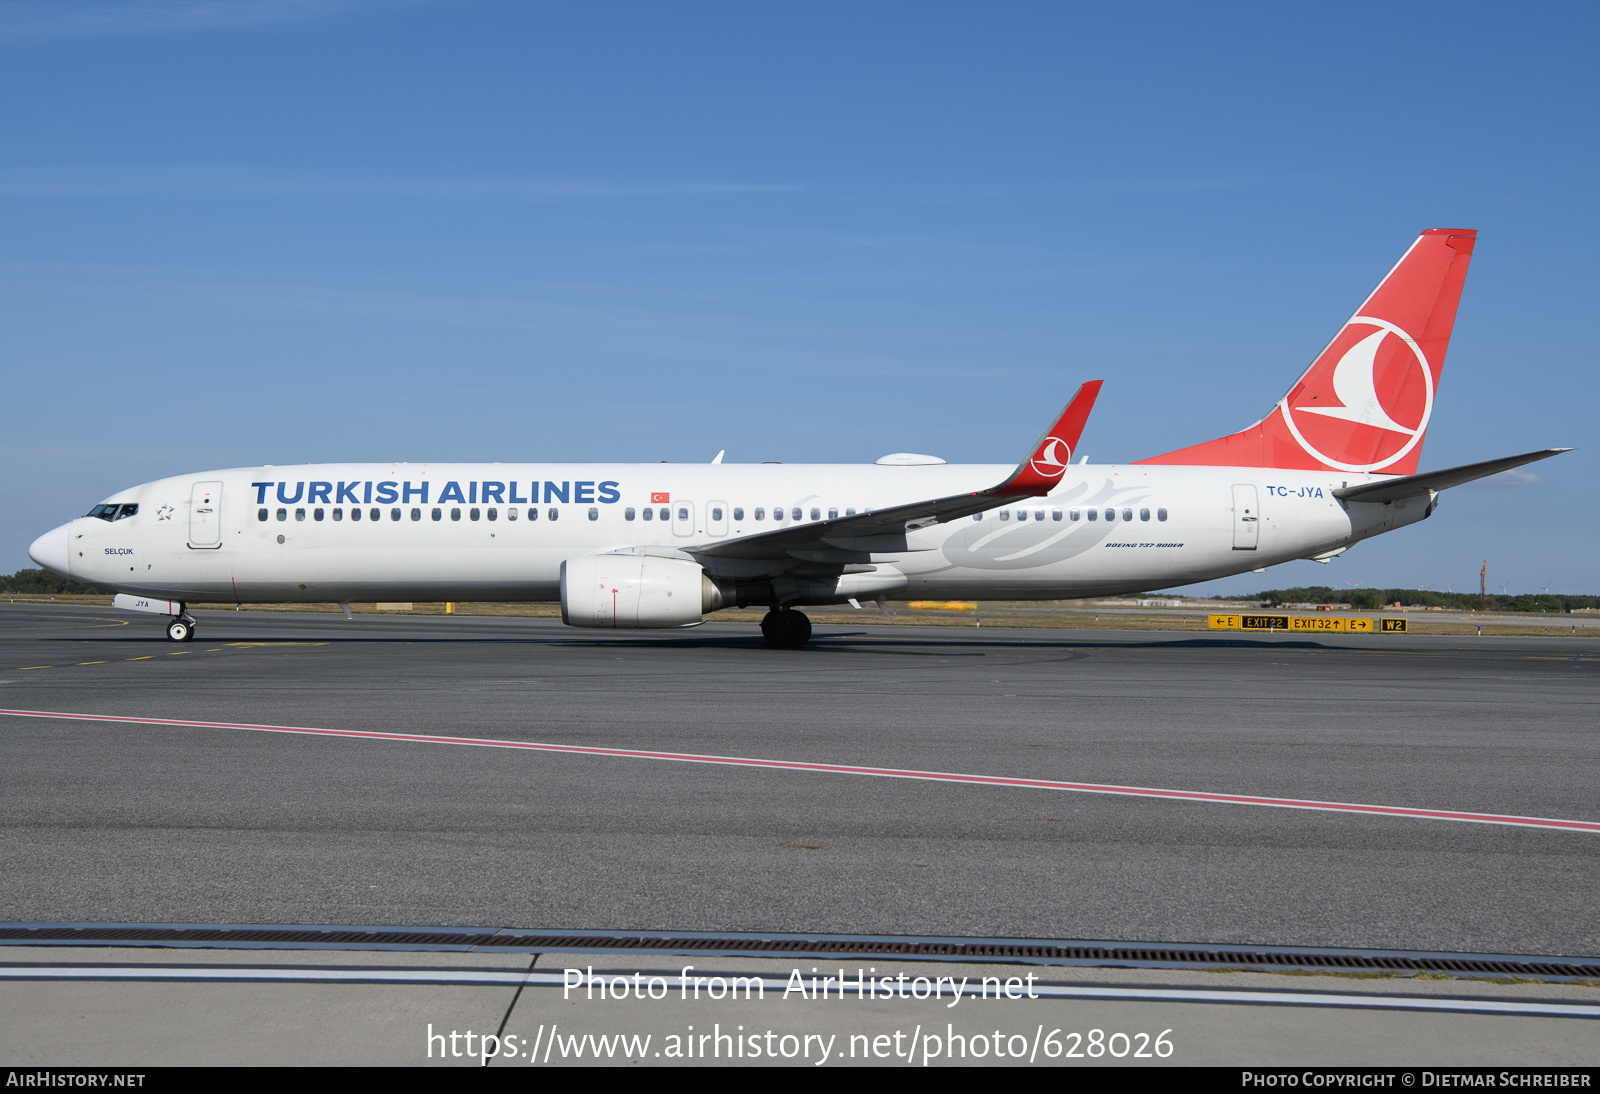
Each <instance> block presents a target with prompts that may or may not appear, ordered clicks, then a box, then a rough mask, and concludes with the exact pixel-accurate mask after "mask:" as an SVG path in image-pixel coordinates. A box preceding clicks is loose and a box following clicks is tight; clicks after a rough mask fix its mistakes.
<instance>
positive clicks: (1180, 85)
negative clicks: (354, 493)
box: [0, 0, 1600, 593]
mask: <svg viewBox="0 0 1600 1094" xmlns="http://www.w3.org/2000/svg"><path fill="white" fill-rule="evenodd" d="M1301 9H1306V10H1301ZM1597 23H1600V14H1597V9H1595V8H1593V7H1592V6H1580V5H1547V6H1543V7H1536V8H1517V9H1512V8H1508V7H1505V6H1503V5H1502V6H1489V5H1471V4H1448V5H1446V4H1440V5H1404V6H1397V5H1389V4H1385V5H1379V4H1373V5H1365V6H1363V5H1351V4H1344V5H1336V6H1333V5H1327V6H1321V7H1318V8H1315V9H1312V8H1311V7H1310V6H1308V5H1295V6H1289V5H1267V4H1262V5H1234V6H1228V7H1215V6H1196V5H1176V4H1174V5H1144V6H1134V5H1093V6H1089V5H1084V6H1081V7H1075V6H1071V5H1066V4H1059V3H1050V4H967V5H948V4H945V5H941V4H928V3H917V4H911V3H905V4H890V3H879V4H859V3H857V4H825V3H807V4H788V5H785V4H765V5H750V4H694V3H683V4H607V3H588V4H581V5H580V4H568V5H541V4H533V3H503V2H488V0H483V2H458V3H425V2H410V3H383V2H378V0H369V2H355V0H350V2H336V0H335V2H327V3H313V2H308V0H239V2H236V3H225V2H221V0H211V2H204V3H201V2H189V0H142V2H141V0H134V2H128V3H121V4H109V3H72V2H51V3H34V2H30V0H11V2H7V3H3V4H0V106H3V109H0V376H3V378H4V392H5V396H6V398H5V410H6V414H5V427H4V430H3V431H0V455H3V458H4V461H5V466H6V469H7V472H8V473H7V474H6V476H5V481H4V484H3V485H0V497H3V501H4V504H3V505H0V571H4V572H10V571H11V570H14V569H16V568H18V567H20V566H26V565H29V563H28V561H27V558H26V547H27V543H28V542H29V541H30V540H31V539H32V538H33V536H35V535H37V534H38V533H39V532H41V531H43V530H45V529H46V528H49V527H51V526H53V525H54V524H56V523H59V522H60V521H61V520H63V519H65V518H67V517H69V516H72V515H74V514H77V513H81V512H83V511H85V510H86V509H87V508H88V507H89V506H90V505H91V504H93V503H94V502H95V501H97V500H99V499H100V498H101V497H102V496H104V495H106V494H108V493H110V492H111V491H113V490H116V489H118V488H121V487H123V486H127V485H131V484H133V483H137V482H141V481H145V480H148V479H152V478H157V477H160V476H164V475H169V474H177V473H182V472H187V471H193V470H201V469H205V468H213V467H221V466H236V465H245V464H256V463H278V464H288V463H294V462H301V461H324V460H365V459H406V460H502V461H512V460H587V459H607V460H611V459H616V460H645V461H655V460H661V459H670V460H689V461H698V460H709V459H710V458H711V456H712V455H714V454H715V453H716V451H717V450H718V449H723V448H725V449H727V450H728V457H727V458H728V460H729V461H730V462H745V461H759V460H784V461H789V462H804V461H828V462H837V461H863V462H865V461H870V460H872V459H875V458H876V457H877V456H879V455H881V454H883V453H885V452H890V451H896V450H910V451H919V452H932V453H935V454H938V455H941V456H943V457H945V458H946V459H949V460H951V461H981V462H1010V461H1012V460H1014V459H1017V458H1019V457H1020V455H1021V454H1022V452H1023V450H1024V449H1026V447H1027V446H1028V444H1029V443H1030V442H1031V441H1032V440H1033V439H1034V438H1035V437H1036V436H1037V435H1038V432H1039V430H1040V429H1041V428H1042V427H1043V426H1044V425H1045V424H1047V422H1048V420H1049V417H1050V415H1051V414H1052V413H1053V412H1054V411H1055V410H1056V409H1058V408H1059V407H1060V405H1061V404H1062V403H1063V402H1064V401H1065V400H1066V398H1067V397H1068V396H1070V395H1071V393H1072V391H1073V390H1074V389H1075V388H1076V387H1077V385H1078V384H1079V383H1080V382H1081V381H1083V380H1086V379H1092V378H1104V379H1105V380H1106V388H1105V392H1104V394H1103V395H1102V397H1101V400H1100V403H1099V406H1098V407H1097V409H1096V411H1095V415H1094V417H1093V419H1092V420H1091V421H1090V424H1089V428H1088V430H1087V432H1086V434H1085V439H1084V448H1083V451H1084V452H1086V453H1087V454H1088V455H1089V458H1090V459H1091V460H1092V461H1095V462H1109V461H1119V460H1133V459H1138V458H1141V457H1143V456H1147V455H1152V454H1155V453H1158V452H1163V451H1167V450H1170V449H1172V448H1176V447H1179V446H1181V445H1185V444H1190V443H1194V442H1196V441H1201V440H1205V439H1207V438H1210V437H1214V436H1217V435H1220V434H1222V433H1226V432H1231V431H1232V430H1234V429H1237V428H1239V427H1241V426H1243V425H1246V424H1248V423H1250V422H1251V421H1254V420H1255V419H1256V418H1258V417H1259V416H1260V415H1261V414H1262V413H1264V412H1265V411H1266V410H1267V409H1268V408H1269V407H1270V406H1271V404H1272V403H1273V401H1274V400H1276V399H1277V397H1278V396H1279V395H1280V394H1282V392H1283V391H1284V389H1286V388H1287V387H1288V385H1289V384H1290V383H1291V382H1292V381H1293V379H1294V378H1295V377H1296V376H1297V375H1298V374H1299V372H1300V371H1301V370H1302V369H1303V368H1304V367H1305V365H1306V364H1307V363H1308V362H1309V361H1310V359H1311V358H1312V357H1313V356H1314V355H1315V354H1316V352H1317V351H1318V350H1319V349H1321V347H1322V346H1323V344H1324V343H1325V342H1326V341H1327V339H1328V338H1329V337H1330V336H1331V335H1332V333H1333V332H1334V331H1335V330H1336V329H1337V327H1338V325H1339V324H1340V323H1341V322H1342V321H1343V319H1344V318H1345V317H1346V316H1347V315H1348V314H1349V313H1350V312H1351V310H1352V309H1353V308H1354V307H1355V306H1356V305H1357V304H1358V303H1360V301H1361V299H1362V298H1363V297H1364V296H1365V295H1366V293H1367V292H1368V291H1369V290H1370V289H1371V287H1372V286H1373V285H1374V284H1375V283H1376V281H1377V280H1378V278H1380V277H1381V276H1382V275H1383V273H1384V272H1385V271H1387V270H1388V268H1389V267H1390V266H1391V265H1392V264H1393V262H1394V261H1395V260H1396V259H1397V258H1398V257H1399V255H1400V253H1401V252H1402V251H1403V250H1404V248H1405V247H1406V246H1407V245H1408V244H1409V243H1410V242H1411V240H1412V239H1413V238H1414V236H1415V234H1416V233H1417V231H1419V230H1420V229H1423V228H1428V227H1474V228H1478V229H1479V230H1480V233H1481V234H1480V237H1479V244H1478V248H1477V251H1476V254H1475V258H1474V264H1473V268H1472V272H1471V275H1470V276H1469V278H1468V282H1467V288H1466V293H1465V296H1464V298H1463V303H1462V308H1461V313H1460V317H1459V319H1458V321H1457V324H1456V331H1455V339H1454V342H1453V344H1452V346H1451V350H1450V356H1449V359H1448V361H1447V363H1446V367H1445V373H1444V378H1443V382H1442V385H1441V389H1440V393H1439V400H1438V403H1437V406H1436V408H1435V412H1434V417H1433V424H1432V426H1431V427H1430V429H1429V434H1428V440H1427V446H1426V449H1425V451H1424V454H1423V459H1422V465H1423V467H1424V469H1426V468H1430V467H1443V466H1449V465H1452V464H1458V463H1467V462H1472V461H1475V460H1479V459H1487V458H1490V457H1494V456H1499V455H1505V454H1509V453H1514V452H1521V451H1526V450H1529V449H1535V448H1543V447H1547V446H1556V445H1572V446H1577V447H1578V448H1579V451H1577V452H1574V453H1571V454H1569V455H1566V456H1563V457H1560V458H1558V459H1556V460H1552V461H1549V462H1546V463H1542V464H1540V465H1538V466H1537V467H1536V468H1533V469H1531V472H1533V473H1524V474H1521V475H1517V476H1513V477H1512V478H1511V479H1510V480H1509V481H1496V482H1493V483H1489V484H1483V485H1477V486H1470V487H1463V488H1460V489H1457V490H1453V491H1451V492H1449V493H1448V494H1446V495H1445V499H1444V501H1445V504H1444V505H1443V506H1442V507H1441V508H1440V510H1439V512H1438V513H1437V514H1436V515H1435V516H1434V517H1433V519H1431V520H1429V521H1428V522H1426V523H1425V524H1423V525H1421V526H1418V527H1416V528H1412V529H1407V530H1403V531H1401V532H1399V533H1396V534H1393V535H1389V536H1385V537H1382V538H1380V539H1378V540H1375V541H1372V542H1369V543H1366V544H1363V545H1361V546H1359V547H1358V548H1356V549H1355V550H1353V551H1352V552H1351V553H1350V554H1349V555H1348V556H1346V557H1344V558H1341V559H1339V560H1336V561H1335V562H1334V563H1333V564H1332V565H1330V566H1326V567H1323V566H1318V565H1316V564H1313V563H1295V564H1291V565H1289V566H1285V567H1280V568H1278V569H1276V570H1273V571H1270V572H1269V573H1268V574H1266V575H1259V576H1257V575H1246V576H1245V577H1243V578H1237V579H1231V580H1229V581H1227V582H1218V583H1212V585H1211V586H1209V587H1208V591H1211V590H1217V591H1237V590H1253V589H1255V588H1258V587H1264V586H1274V585H1287V584H1293V583H1310V582H1319V583H1332V584H1335V585H1340V584H1344V583H1350V584H1358V583H1365V584H1367V585H1369V586H1388V585H1404V586H1418V585H1426V586H1428V587H1432V588H1444V587H1446V585H1447V584H1450V585H1451V586H1452V587H1454V588H1455V589H1457V590H1460V589H1462V588H1467V587H1475V585H1476V580H1477V571H1478V566H1479V563H1480V560H1482V559H1485V558H1486V559H1488V560H1489V562H1490V577H1491V584H1492V585H1493V586H1495V587H1498V586H1499V585H1500V584H1501V583H1502V582H1505V583H1508V584H1509V586H1510V589H1511V590H1512V591H1519V590H1522V591H1526V590H1536V589H1539V588H1542V587H1544V586H1545V585H1546V584H1549V586H1550V588H1551V590H1552V591H1568V592H1585V593H1597V592H1600V563H1597V561H1596V559H1597V555H1596V551H1595V549H1594V546H1593V544H1594V541H1595V539H1596V533H1597V531H1600V516H1597V513H1600V505H1597V501H1600V498H1597V490H1596V487H1595V483H1596V481H1597V480H1600V474H1597V472H1600V466H1597V462H1596V461H1597V455H1596V452H1595V451H1593V450H1592V449H1594V447H1595V446H1593V445H1591V444H1590V443H1589V442H1590V440H1591V435H1592V433H1593V432H1594V425H1593V423H1594V421H1595V417H1596V407H1597V405H1600V399H1597V396H1600V380H1597V377H1596V369H1595V368H1594V367H1593V364H1592V356H1593V354H1592V348H1591V340H1592V336H1591V335H1590V334H1588V333H1585V332H1588V331H1589V330H1590V324H1591V323H1592V322H1593V319H1594V313H1595V306H1596V300H1597V292H1596V290H1597V288H1600V277H1597V274H1596V272H1595V259H1594V258H1593V256H1594V255H1595V254H1596V253H1597V249H1596V239H1595V236H1596V233H1597V224H1600V220H1597V218H1596V216H1595V215H1594V213H1595V195H1596V194H1597V193H1600V177H1597V176H1600V171H1597V167H1600V157H1597V154H1596V129H1595V125H1594V118H1595V117H1596V116H1597V112H1596V106H1597V103H1596V80H1597V76H1596V68H1595V65H1594V64H1593V58H1592V47H1593V43H1594V42H1595V41H1596V38H1597V36H1596V30H1597V29H1600V28H1597Z"/></svg>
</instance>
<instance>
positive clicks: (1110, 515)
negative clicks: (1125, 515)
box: [1106, 509, 1117, 520]
mask: <svg viewBox="0 0 1600 1094" xmlns="http://www.w3.org/2000/svg"><path fill="white" fill-rule="evenodd" d="M1106 519H1107V520H1116V519H1117V511H1116V510H1115V509H1107V510H1106Z"/></svg>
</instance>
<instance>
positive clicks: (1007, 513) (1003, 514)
mask: <svg viewBox="0 0 1600 1094" xmlns="http://www.w3.org/2000/svg"><path fill="white" fill-rule="evenodd" d="M1000 519H1001V520H1010V519H1011V510H1009V509H1002V510H1000Z"/></svg>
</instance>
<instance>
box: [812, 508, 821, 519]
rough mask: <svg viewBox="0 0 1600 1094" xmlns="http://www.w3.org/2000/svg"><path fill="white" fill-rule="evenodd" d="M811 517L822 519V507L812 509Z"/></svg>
mask: <svg viewBox="0 0 1600 1094" xmlns="http://www.w3.org/2000/svg"><path fill="white" fill-rule="evenodd" d="M811 519H812V520H821V519H822V510H821V509H815V508H814V509H812V510H811Z"/></svg>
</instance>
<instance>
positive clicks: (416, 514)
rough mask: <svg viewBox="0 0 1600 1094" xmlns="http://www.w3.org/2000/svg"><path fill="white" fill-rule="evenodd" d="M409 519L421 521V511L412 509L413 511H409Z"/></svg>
mask: <svg viewBox="0 0 1600 1094" xmlns="http://www.w3.org/2000/svg"><path fill="white" fill-rule="evenodd" d="M411 519H412V520H421V519H422V510H421V509H413V510H411Z"/></svg>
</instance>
